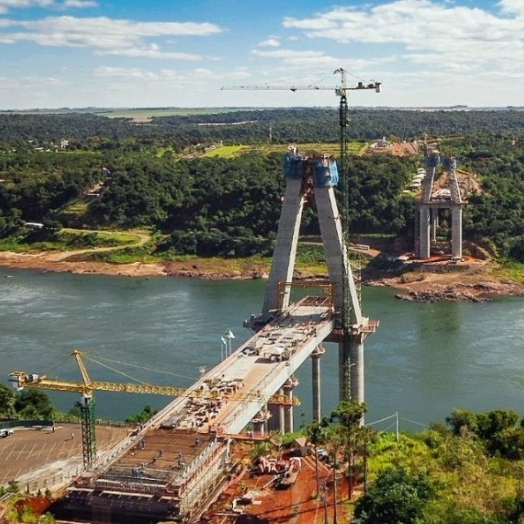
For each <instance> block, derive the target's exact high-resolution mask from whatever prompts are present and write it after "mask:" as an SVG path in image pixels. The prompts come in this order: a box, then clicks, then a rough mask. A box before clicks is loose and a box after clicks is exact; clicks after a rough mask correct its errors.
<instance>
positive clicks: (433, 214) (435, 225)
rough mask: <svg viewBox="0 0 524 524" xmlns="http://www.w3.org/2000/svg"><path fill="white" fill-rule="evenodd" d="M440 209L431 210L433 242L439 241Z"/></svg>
mask: <svg viewBox="0 0 524 524" xmlns="http://www.w3.org/2000/svg"><path fill="white" fill-rule="evenodd" d="M437 228H438V209H431V240H432V242H436V241H437Z"/></svg>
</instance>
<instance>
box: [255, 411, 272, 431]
mask: <svg viewBox="0 0 524 524" xmlns="http://www.w3.org/2000/svg"><path fill="white" fill-rule="evenodd" d="M270 418H271V413H270V412H269V410H268V409H267V407H266V408H263V409H261V410H260V411H259V412H258V413H257V415H256V417H255V418H254V419H253V420H252V422H253V432H254V433H255V434H256V435H265V434H266V433H267V432H268V421H269V419H270Z"/></svg>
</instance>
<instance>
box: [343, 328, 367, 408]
mask: <svg viewBox="0 0 524 524" xmlns="http://www.w3.org/2000/svg"><path fill="white" fill-rule="evenodd" d="M338 358H339V396H340V401H343V400H352V401H354V402H358V403H359V404H361V403H362V402H364V335H363V334H362V333H359V334H356V335H350V336H349V344H348V345H347V347H345V344H344V342H340V344H339V352H338Z"/></svg>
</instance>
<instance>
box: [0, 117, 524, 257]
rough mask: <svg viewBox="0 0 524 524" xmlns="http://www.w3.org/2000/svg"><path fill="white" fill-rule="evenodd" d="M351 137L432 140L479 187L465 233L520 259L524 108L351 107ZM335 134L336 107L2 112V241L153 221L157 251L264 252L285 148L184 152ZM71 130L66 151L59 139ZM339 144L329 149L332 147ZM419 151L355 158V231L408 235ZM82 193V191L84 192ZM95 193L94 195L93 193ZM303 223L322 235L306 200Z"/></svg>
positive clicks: (523, 252)
mask: <svg viewBox="0 0 524 524" xmlns="http://www.w3.org/2000/svg"><path fill="white" fill-rule="evenodd" d="M351 113H352V115H351V126H350V127H349V129H350V134H351V136H352V137H354V138H356V139H360V140H366V139H370V138H376V137H381V136H390V137H391V136H396V137H400V138H407V137H415V138H418V139H420V138H421V137H423V136H426V134H429V135H444V136H443V137H442V138H440V139H438V140H436V143H437V147H439V149H441V151H442V152H443V153H444V154H450V155H454V156H455V157H456V158H457V159H458V164H459V168H462V169H467V170H469V171H470V172H473V173H475V174H476V177H477V182H478V184H479V188H480V190H479V191H478V192H477V193H476V194H473V195H472V196H471V197H470V198H469V205H468V206H467V207H466V209H465V212H464V238H465V239H468V240H472V241H474V242H477V243H479V244H481V245H484V246H488V247H489V248H490V249H492V251H493V252H494V253H495V254H496V255H498V256H499V257H500V258H501V259H513V260H516V261H520V262H523V261H524V225H523V224H524V221H523V220H522V218H523V215H524V167H523V161H524V147H523V145H522V144H524V142H523V140H522V139H523V136H522V135H523V132H522V129H523V124H524V113H523V112H520V111H435V112H419V111H397V110H364V109H358V110H353V111H352V112H351ZM269 125H271V127H272V135H273V142H279V143H282V144H287V143H289V142H296V141H301V142H304V143H314V142H316V143H319V142H332V143H334V144H336V143H337V141H338V122H337V112H336V110H335V109H326V108H323V109H308V108H298V109H273V110H252V111H248V110H245V111H231V112H217V113H216V114H199V115H193V116H186V117H182V116H179V117H162V118H155V119H153V122H152V123H150V124H140V125H138V124H134V123H132V122H130V121H128V120H125V119H108V118H105V117H100V116H96V115H93V114H73V113H72V114H61V115H45V114H23V115H20V114H14V113H9V114H0V238H7V237H14V236H17V235H18V238H22V239H25V240H26V241H31V239H33V240H36V238H33V237H35V235H34V234H32V233H31V232H30V231H28V230H27V228H25V229H24V222H27V221H29V222H31V221H36V222H42V223H45V224H54V227H57V226H58V223H60V224H61V225H62V226H74V227H83V226H86V227H118V228H127V227H148V228H150V229H152V230H153V231H156V232H158V233H159V235H158V238H159V239H160V240H159V242H158V244H157V247H156V253H157V254H159V255H161V256H166V257H169V256H171V255H175V254H197V255H201V256H207V255H220V256H236V257H239V256H248V255H251V254H254V253H258V254H264V253H268V252H269V251H270V250H271V243H272V240H273V239H274V236H275V233H276V228H277V223H278V217H279V212H280V207H281V198H282V195H283V187H284V179H283V173H282V154H281V153H278V154H275V153H265V152H263V149H264V148H263V147H260V149H259V152H253V151H251V152H247V153H244V154H242V155H240V156H238V157H235V158H205V157H197V158H190V155H184V154H182V152H186V153H187V152H188V149H187V148H189V147H190V148H192V150H194V149H198V150H203V149H204V148H205V146H206V145H209V144H211V143H217V142H218V141H220V140H223V141H224V142H225V143H243V144H249V143H251V144H265V143H267V142H268V140H269V138H268V130H269ZM62 139H66V140H67V141H68V145H67V147H66V149H61V140H62ZM336 147H337V146H336V145H335V148H336ZM422 164H423V158H422V157H420V158H404V157H401V158H398V157H392V156H388V155H376V156H362V157H359V156H351V157H350V162H349V170H348V176H349V187H350V209H349V210H348V212H349V227H350V230H351V231H352V232H353V233H381V234H384V233H386V234H391V235H394V236H395V235H396V236H402V237H404V238H405V239H406V238H407V239H408V240H409V239H410V237H411V236H412V235H413V232H414V229H415V214H416V207H415V200H414V198H413V195H412V194H410V193H409V192H408V193H406V192H405V188H406V187H407V185H408V184H409V181H410V179H411V176H412V175H413V174H414V172H415V169H416V167H420V166H421V165H422ZM88 195H90V196H88ZM97 195H99V196H97ZM302 232H303V233H306V234H316V233H318V224H317V221H316V218H315V214H314V213H313V212H312V209H311V208H308V209H306V211H305V213H304V220H303V224H302Z"/></svg>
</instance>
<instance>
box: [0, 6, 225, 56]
mask: <svg viewBox="0 0 524 524" xmlns="http://www.w3.org/2000/svg"><path fill="white" fill-rule="evenodd" d="M1 27H3V28H5V29H7V28H9V29H10V30H11V31H7V30H5V29H4V31H3V32H0V43H4V44H12V43H15V42H20V41H30V42H34V43H36V44H39V45H42V46H53V47H58V46H62V47H90V48H95V49H98V50H99V53H101V54H111V55H120V56H131V57H139V56H141V57H147V58H157V59H164V58H170V59H178V60H199V59H201V57H200V56H198V55H195V54H192V53H179V52H168V51H161V50H160V48H159V47H158V44H155V43H153V44H148V43H147V39H148V38H162V37H173V36H176V37H187V36H197V37H198V36H209V35H214V34H216V33H220V32H221V31H222V30H221V28H220V27H219V26H217V25H215V24H210V23H194V22H135V21H131V20H112V19H110V18H106V17H98V18H76V17H72V16H61V17H47V18H43V19H40V20H34V21H26V20H3V21H2V24H1V25H0V28H1ZM17 29H18V31H16V30H17Z"/></svg>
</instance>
